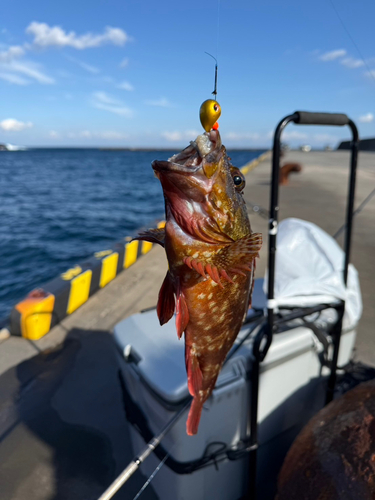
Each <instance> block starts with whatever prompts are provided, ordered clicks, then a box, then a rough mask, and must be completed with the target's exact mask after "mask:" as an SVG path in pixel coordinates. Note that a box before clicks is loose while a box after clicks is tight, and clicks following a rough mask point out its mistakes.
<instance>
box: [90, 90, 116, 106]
mask: <svg viewBox="0 0 375 500" xmlns="http://www.w3.org/2000/svg"><path fill="white" fill-rule="evenodd" d="M92 95H93V97H94V99H95V100H96V101H98V102H101V103H103V104H114V105H119V104H121V101H119V100H118V99H114V98H113V97H111V96H110V95H108V94H107V93H106V92H94V93H93V94H92Z"/></svg>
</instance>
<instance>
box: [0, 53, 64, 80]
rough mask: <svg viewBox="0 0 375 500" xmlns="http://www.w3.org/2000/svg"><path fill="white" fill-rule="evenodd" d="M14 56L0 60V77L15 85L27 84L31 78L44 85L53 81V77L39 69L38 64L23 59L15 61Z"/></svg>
mask: <svg viewBox="0 0 375 500" xmlns="http://www.w3.org/2000/svg"><path fill="white" fill-rule="evenodd" d="M8 52H9V51H8ZM16 57H18V56H15V57H14V58H13V59H12V58H8V60H5V58H4V60H3V61H0V75H1V76H0V78H2V79H3V80H6V81H8V82H9V83H14V84H16V85H27V84H29V83H31V82H32V81H33V80H34V81H37V82H38V83H42V84H45V85H49V84H52V83H55V80H54V79H53V78H51V77H50V76H48V75H46V74H45V73H43V72H42V71H41V69H40V66H39V65H38V64H36V63H33V62H32V61H27V60H25V59H23V60H21V61H17V60H16ZM20 74H21V75H22V76H20ZM25 77H26V78H25ZM30 80H31V81H30Z"/></svg>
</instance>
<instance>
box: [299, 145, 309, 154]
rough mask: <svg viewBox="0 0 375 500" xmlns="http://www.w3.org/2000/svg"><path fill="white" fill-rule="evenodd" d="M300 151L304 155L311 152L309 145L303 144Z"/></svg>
mask: <svg viewBox="0 0 375 500" xmlns="http://www.w3.org/2000/svg"><path fill="white" fill-rule="evenodd" d="M300 150H301V151H303V152H304V153H308V152H309V151H311V146H310V145H309V144H304V145H303V146H301V147H300Z"/></svg>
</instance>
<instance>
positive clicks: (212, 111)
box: [199, 99, 221, 132]
mask: <svg viewBox="0 0 375 500" xmlns="http://www.w3.org/2000/svg"><path fill="white" fill-rule="evenodd" d="M220 115H221V107H220V104H219V103H218V102H217V101H214V100H213V99H207V101H204V103H202V105H201V108H200V110H199V118H200V120H201V124H202V127H203V128H204V130H205V131H206V132H209V131H210V130H211V129H212V128H215V129H217V128H219V124H218V123H217V120H218V119H219V117H220Z"/></svg>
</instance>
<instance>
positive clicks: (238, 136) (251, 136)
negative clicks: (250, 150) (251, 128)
mask: <svg viewBox="0 0 375 500" xmlns="http://www.w3.org/2000/svg"><path fill="white" fill-rule="evenodd" d="M224 137H225V138H226V139H227V140H230V141H242V140H246V139H248V140H251V141H257V140H259V139H260V138H261V136H260V135H259V134H258V133H256V132H254V133H253V132H247V133H246V132H244V133H237V132H228V133H227V134H225V135H224Z"/></svg>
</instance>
